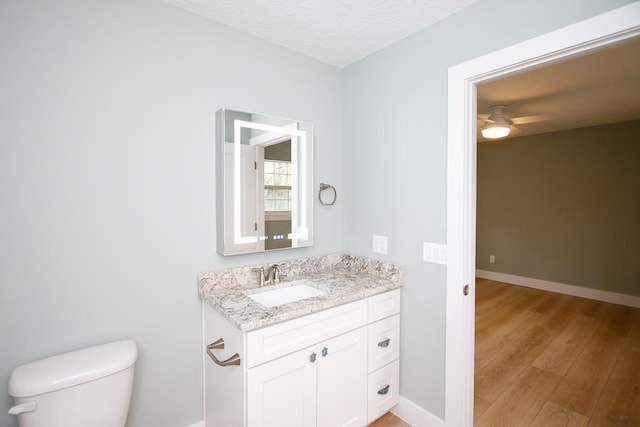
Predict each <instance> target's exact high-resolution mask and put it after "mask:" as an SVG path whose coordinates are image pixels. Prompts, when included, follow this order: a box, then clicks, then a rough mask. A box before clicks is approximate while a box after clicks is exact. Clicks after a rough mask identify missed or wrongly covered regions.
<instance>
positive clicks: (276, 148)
mask: <svg viewBox="0 0 640 427" xmlns="http://www.w3.org/2000/svg"><path fill="white" fill-rule="evenodd" d="M312 177H313V125H311V124H310V123H304V122H300V121H296V120H288V119H282V118H278V117H272V116H267V115H264V114H256V113H249V112H244V111H235V110H229V109H222V110H220V111H218V112H217V113H216V179H217V181H216V186H217V197H216V202H217V203H216V205H217V250H218V253H220V254H222V255H236V254H246V253H253V252H263V251H269V250H275V249H289V248H299V247H305V246H311V245H312V244H313V195H312V191H313V182H312V181H313V180H312Z"/></svg>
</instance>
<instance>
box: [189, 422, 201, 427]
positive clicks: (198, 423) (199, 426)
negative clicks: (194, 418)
mask: <svg viewBox="0 0 640 427" xmlns="http://www.w3.org/2000/svg"><path fill="white" fill-rule="evenodd" d="M187 427H204V420H202V421H198V422H197V423H195V424H191V425H190V426H187Z"/></svg>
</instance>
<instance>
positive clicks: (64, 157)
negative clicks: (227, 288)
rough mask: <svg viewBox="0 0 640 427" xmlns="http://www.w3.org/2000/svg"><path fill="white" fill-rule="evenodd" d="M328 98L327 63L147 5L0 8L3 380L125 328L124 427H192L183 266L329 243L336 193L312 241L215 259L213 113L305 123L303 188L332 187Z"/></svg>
mask: <svg viewBox="0 0 640 427" xmlns="http://www.w3.org/2000/svg"><path fill="white" fill-rule="evenodd" d="M340 91H341V75H340V70H338V69H337V68H335V67H331V66H327V65H325V64H321V63H319V62H317V61H314V60H311V59H309V58H306V57H303V56H301V55H298V54H295V53H292V52H290V51H287V50H285V49H282V48H278V47H275V46H273V45H271V44H268V43H266V42H263V41H260V40H258V39H256V38H253V37H250V36H247V35H243V34H241V33H239V32H236V31H234V30H231V29H229V28H227V27H225V26H222V25H218V24H216V23H213V22H212V21H210V20H206V19H204V18H200V17H197V16H195V15H193V14H190V13H188V12H186V11H182V10H181V9H178V8H175V7H173V6H170V5H168V4H165V3H163V2H161V1H159V0H148V1H147V0H136V1H130V0H109V1H98V0H91V1H88V0H77V1H70V0H67V1H63V0H56V1H54V0H51V1H44V0H41V1H26V0H3V1H2V2H0V203H1V205H0V206H1V208H0V289H1V294H0V343H1V344H0V388H2V389H4V390H6V387H7V383H8V378H9V375H10V372H11V370H12V369H13V368H15V367H16V366H18V365H20V364H23V363H25V362H28V361H31V360H35V359H39V358H42V357H45V356H49V355H53V354H56V353H60V352H65V351H69V350H73V349H76V348H80V347H84V346H89V345H94V344H98V343H103V342H108V341H111V340H118V339H123V338H130V339H133V340H135V341H136V342H137V343H138V345H139V350H140V357H139V361H138V364H137V372H136V380H135V390H134V397H133V402H132V408H131V413H130V425H131V426H141V427H146V426H154V427H162V426H171V427H176V426H186V425H189V424H191V423H194V422H196V421H199V420H201V419H202V386H201V377H202V369H201V363H202V362H201V361H202V359H201V358H202V352H203V349H202V346H201V335H202V328H201V319H200V301H199V298H198V294H197V284H196V278H197V273H198V272H200V271H207V270H213V269H218V268H226V267H232V266H237V265H248V264H253V263H266V262H268V261H275V260H281V259H287V258H291V257H302V256H312V255H316V254H317V255H319V254H324V253H332V252H338V251H340V250H341V249H342V242H341V235H342V233H341V228H342V215H341V209H342V208H341V203H336V205H335V206H333V207H331V208H324V207H319V206H318V205H317V204H316V206H315V212H314V213H315V225H316V233H315V239H316V240H315V245H314V247H313V248H309V249H301V250H296V251H289V252H278V253H273V254H268V255H246V256H239V257H233V258H223V257H221V256H219V255H217V254H216V251H215V235H214V233H215V231H214V230H215V205H214V196H215V195H214V188H215V187H214V177H215V170H214V164H215V162H214V160H215V159H214V113H215V111H216V110H218V109H219V108H221V107H225V106H226V107H231V108H236V109H242V110H249V111H256V112H262V113H267V114H271V115H277V116H283V117H292V118H297V119H299V120H303V121H307V122H311V123H314V124H315V126H316V127H315V137H316V144H315V155H316V168H315V179H316V182H320V181H323V182H329V183H331V184H333V185H335V186H336V188H338V189H340V188H342V177H341V158H342V155H341V146H340V138H341V111H340V102H341V99H340ZM10 404H11V400H10V398H9V396H8V394H6V392H5V393H2V397H1V398H0V425H2V426H15V417H13V416H9V415H7V409H8V407H9V405H10Z"/></svg>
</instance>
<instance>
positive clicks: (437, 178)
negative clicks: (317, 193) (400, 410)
mask: <svg viewBox="0 0 640 427" xmlns="http://www.w3.org/2000/svg"><path fill="white" fill-rule="evenodd" d="M626 3H629V2H628V1H609V0H590V1H580V0H571V1H567V2H555V1H551V0H540V1H536V2H523V1H517V2H505V1H503V0H481V1H479V2H477V3H474V4H473V5H471V6H469V7H467V8H465V9H463V10H462V11H460V12H458V13H457V14H455V15H453V16H451V17H449V18H447V19H445V20H443V21H440V22H439V23H436V24H435V25H433V26H431V27H429V28H427V29H425V30H423V31H421V32H419V33H416V34H414V35H413V36H410V37H408V38H406V39H405V40H403V41H401V42H399V43H396V44H394V45H392V46H390V47H389V48H386V49H384V50H382V51H380V52H378V53H376V54H374V55H371V56H369V57H367V58H365V59H363V60H361V61H359V62H357V63H355V64H353V65H351V66H349V67H347V68H346V69H345V70H344V73H343V88H344V89H343V112H344V118H343V120H344V122H343V123H344V126H343V129H344V131H343V140H344V158H343V162H344V164H345V165H350V167H349V168H346V167H345V173H344V182H345V191H344V196H343V199H344V200H345V206H344V213H345V220H344V224H345V228H344V229H345V250H346V251H347V252H351V253H355V254H358V255H365V256H367V255H369V256H371V255H373V254H372V253H371V236H372V235H373V234H382V235H386V236H388V237H389V255H388V256H386V257H384V258H385V259H388V260H390V261H393V262H398V263H400V264H402V265H404V266H405V270H406V284H405V287H404V289H403V306H402V315H403V317H402V331H401V337H402V345H401V346H402V351H401V374H400V377H401V378H400V381H401V383H400V384H401V386H400V388H401V390H400V393H401V395H402V396H403V397H405V398H407V399H409V400H411V401H413V402H414V403H416V404H418V405H419V406H421V407H422V408H424V409H426V410H427V411H428V412H430V413H431V414H433V415H436V416H438V417H440V418H442V417H443V416H444V403H445V402H444V395H445V393H444V372H445V336H444V335H445V314H446V313H445V303H446V300H445V291H446V289H445V285H446V270H445V268H444V267H442V266H440V265H435V264H429V263H425V262H423V261H422V260H421V259H422V242H424V241H428V242H436V243H445V242H446V239H447V236H446V229H447V224H446V217H447V212H446V196H447V182H446V179H447V171H446V162H447V158H446V153H447V151H446V150H447V134H446V132H447V70H448V68H449V67H451V66H453V65H456V64H459V63H461V62H464V61H467V60H470V59H473V58H475V57H478V56H481V55H484V54H487V53H490V52H493V51H495V50H498V49H501V48H503V47H507V46H510V45H513V44H515V43H517V42H520V41H524V40H527V39H530V38H532V37H535V36H537V35H541V34H545V33H547V32H550V31H552V30H554V29H558V28H561V27H564V26H566V25H569V24H572V23H575V22H578V21H580V20H583V19H586V18H588V17H591V16H594V15H597V14H600V13H602V12H605V11H607V10H610V9H613V8H616V7H619V6H622V5H624V4H626ZM461 125H462V124H461Z"/></svg>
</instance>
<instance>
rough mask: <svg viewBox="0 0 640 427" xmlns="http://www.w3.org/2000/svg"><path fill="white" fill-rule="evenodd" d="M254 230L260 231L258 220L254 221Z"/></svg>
mask: <svg viewBox="0 0 640 427" xmlns="http://www.w3.org/2000/svg"><path fill="white" fill-rule="evenodd" d="M253 231H258V223H257V222H254V223H253Z"/></svg>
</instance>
